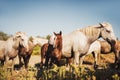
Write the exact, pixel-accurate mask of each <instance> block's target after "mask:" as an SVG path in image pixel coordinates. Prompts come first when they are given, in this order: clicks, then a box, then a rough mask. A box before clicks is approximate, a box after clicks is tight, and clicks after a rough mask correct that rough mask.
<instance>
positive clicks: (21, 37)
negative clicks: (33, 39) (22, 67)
mask: <svg viewBox="0 0 120 80" xmlns="http://www.w3.org/2000/svg"><path fill="white" fill-rule="evenodd" d="M14 39H19V44H20V46H23V47H25V48H26V51H29V47H28V41H29V40H28V37H27V35H26V34H25V33H24V32H17V33H16V34H15V35H14Z"/></svg>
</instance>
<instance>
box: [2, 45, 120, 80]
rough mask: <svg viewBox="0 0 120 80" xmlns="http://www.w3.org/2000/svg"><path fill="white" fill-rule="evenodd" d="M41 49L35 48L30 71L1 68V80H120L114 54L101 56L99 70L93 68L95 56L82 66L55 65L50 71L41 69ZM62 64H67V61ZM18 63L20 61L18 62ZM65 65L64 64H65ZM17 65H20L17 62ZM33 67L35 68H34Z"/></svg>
mask: <svg viewBox="0 0 120 80" xmlns="http://www.w3.org/2000/svg"><path fill="white" fill-rule="evenodd" d="M39 57H40V47H39V46H38V45H37V46H36V47H35V48H34V51H33V55H32V56H31V59H30V62H29V67H28V70H25V69H24V67H22V68H21V69H17V68H16V67H15V70H14V71H13V73H12V72H11V69H10V68H6V67H0V80H120V70H119V69H115V66H114V64H113V63H114V53H109V54H100V60H98V63H99V65H98V68H97V69H94V68H93V63H94V59H93V56H92V55H91V54H90V55H87V56H86V57H85V60H84V63H83V65H82V66H75V65H73V64H72V65H70V66H68V67H66V66H65V65H62V66H60V67H58V66H56V65H55V64H54V65H53V66H52V67H51V68H49V69H40V67H39V63H40V58H39ZM63 60H64V59H63ZM63 60H61V63H63V62H64V63H65V60H64V61H63ZM16 61H18V59H17V60H16ZM64 63H63V64H64ZM15 65H18V62H16V64H15ZM32 65H33V66H32Z"/></svg>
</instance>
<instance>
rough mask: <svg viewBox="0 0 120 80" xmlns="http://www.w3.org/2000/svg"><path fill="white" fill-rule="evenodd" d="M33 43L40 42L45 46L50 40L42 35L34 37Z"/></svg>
mask: <svg viewBox="0 0 120 80" xmlns="http://www.w3.org/2000/svg"><path fill="white" fill-rule="evenodd" d="M32 41H33V44H34V45H36V44H39V45H40V46H43V45H44V44H45V43H48V40H47V39H45V38H40V37H32Z"/></svg>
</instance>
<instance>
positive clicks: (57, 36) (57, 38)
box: [49, 31, 62, 48]
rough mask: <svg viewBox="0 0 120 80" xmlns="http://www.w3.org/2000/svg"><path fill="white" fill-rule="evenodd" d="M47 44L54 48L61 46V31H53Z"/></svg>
mask: <svg viewBox="0 0 120 80" xmlns="http://www.w3.org/2000/svg"><path fill="white" fill-rule="evenodd" d="M49 44H51V45H53V47H54V48H58V47H59V48H60V47H62V32H61V31H60V32H59V33H55V32H54V35H52V36H51V37H50V40H49Z"/></svg>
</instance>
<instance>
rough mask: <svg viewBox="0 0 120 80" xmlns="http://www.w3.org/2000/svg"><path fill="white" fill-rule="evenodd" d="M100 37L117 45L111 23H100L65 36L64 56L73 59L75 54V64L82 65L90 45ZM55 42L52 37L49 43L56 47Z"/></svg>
mask: <svg viewBox="0 0 120 80" xmlns="http://www.w3.org/2000/svg"><path fill="white" fill-rule="evenodd" d="M100 37H102V38H103V39H104V40H106V41H108V42H109V43H115V41H116V37H115V35H114V32H113V29H112V26H111V25H110V24H109V23H100V24H99V25H94V26H89V27H86V28H82V29H79V30H75V31H73V32H71V33H69V34H67V35H64V36H63V47H62V56H64V57H71V56H72V54H73V60H74V64H76V65H78V64H82V62H83V56H84V55H86V54H87V52H88V50H89V48H90V45H91V44H92V43H93V42H94V41H96V40H97V39H98V38H100ZM55 41H56V40H55V36H51V38H50V41H49V43H50V44H53V45H55V44H54V43H55ZM79 60H80V63H79Z"/></svg>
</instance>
